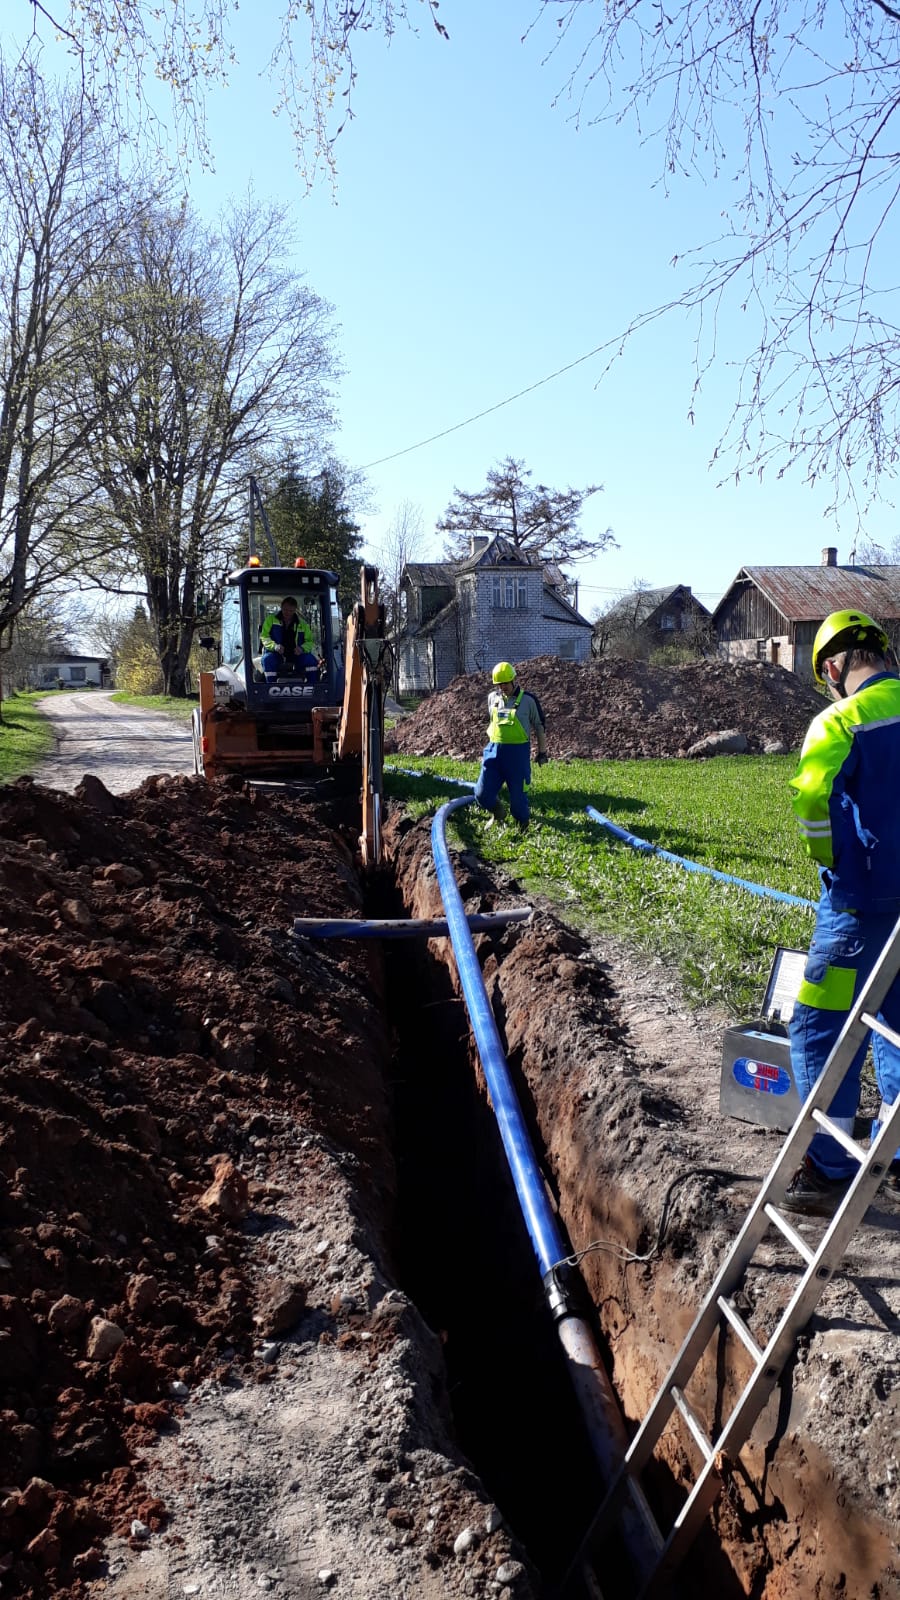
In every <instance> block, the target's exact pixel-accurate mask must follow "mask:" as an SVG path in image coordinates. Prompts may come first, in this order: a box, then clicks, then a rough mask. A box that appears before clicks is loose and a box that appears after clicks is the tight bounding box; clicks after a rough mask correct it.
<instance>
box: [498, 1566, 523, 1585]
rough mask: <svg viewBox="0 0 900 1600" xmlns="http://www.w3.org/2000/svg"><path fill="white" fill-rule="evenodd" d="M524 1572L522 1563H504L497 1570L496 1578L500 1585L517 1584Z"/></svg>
mask: <svg viewBox="0 0 900 1600" xmlns="http://www.w3.org/2000/svg"><path fill="white" fill-rule="evenodd" d="M524 1571H525V1568H524V1567H523V1565H522V1563H521V1561H504V1563H503V1565H502V1566H501V1567H498V1568H497V1571H496V1572H495V1573H494V1577H495V1578H496V1579H497V1582H498V1583H515V1581H516V1579H517V1578H521V1576H522V1574H523V1573H524Z"/></svg>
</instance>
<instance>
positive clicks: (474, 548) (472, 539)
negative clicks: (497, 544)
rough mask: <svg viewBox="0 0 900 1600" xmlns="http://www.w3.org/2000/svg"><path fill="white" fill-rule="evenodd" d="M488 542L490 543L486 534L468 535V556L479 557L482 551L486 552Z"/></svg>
mask: <svg viewBox="0 0 900 1600" xmlns="http://www.w3.org/2000/svg"><path fill="white" fill-rule="evenodd" d="M490 542H491V541H490V539H489V538H488V535H487V534H486V533H470V534H469V555H470V556H480V555H481V552H482V550H486V549H487V547H488V545H489V544H490Z"/></svg>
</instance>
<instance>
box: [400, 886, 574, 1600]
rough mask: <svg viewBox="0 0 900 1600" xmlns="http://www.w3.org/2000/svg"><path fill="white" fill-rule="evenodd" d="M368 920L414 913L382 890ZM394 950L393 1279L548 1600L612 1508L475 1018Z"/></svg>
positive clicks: (430, 965)
mask: <svg viewBox="0 0 900 1600" xmlns="http://www.w3.org/2000/svg"><path fill="white" fill-rule="evenodd" d="M370 910H371V911H372V914H377V915H380V916H402V915H403V914H404V907H403V905H402V903H401V902H400V901H399V898H398V896H397V895H396V894H392V893H391V892H390V891H388V890H386V889H384V888H382V890H381V893H380V895H379V903H378V907H377V910H376V908H375V907H371V908H370ZM384 951H385V963H386V976H387V1001H388V1008H389V1016H390V1019H391V1024H392V1028H393V1030H394V1040H395V1048H394V1053H393V1058H392V1063H391V1079H392V1081H391V1093H392V1099H393V1109H394V1123H395V1140H396V1149H395V1154H396V1159H397V1167H398V1200H397V1212H396V1224H395V1234H394V1239H393V1251H394V1260H395V1266H396V1271H397V1275H398V1280H399V1282H400V1285H401V1287H402V1288H403V1290H404V1292H405V1293H407V1294H408V1295H409V1296H410V1298H411V1299H412V1300H413V1301H414V1302H415V1304H416V1305H417V1307H418V1309H419V1311H420V1312H421V1314H422V1316H423V1317H424V1318H425V1320H426V1322H427V1323H428V1324H429V1326H430V1327H431V1328H432V1329H433V1330H434V1331H435V1332H436V1333H437V1334H438V1335H439V1337H440V1339H441V1342H442V1346H443V1353H444V1359H445V1364H446V1370H447V1381H448V1389H449V1400H450V1405H451V1410H452V1415H453V1422H454V1427H455V1430H456V1437H457V1441H458V1443H459V1446H460V1448H461V1450H462V1451H463V1453H464V1455H465V1456H466V1457H467V1458H468V1460H469V1462H470V1463H471V1465H472V1467H473V1469H474V1470H475V1471H476V1472H477V1474H478V1476H479V1478H480V1479H481V1481H482V1483H483V1484H484V1486H485V1489H486V1490H487V1493H488V1494H489V1495H490V1496H491V1498H492V1499H493V1500H494V1501H495V1502H496V1504H497V1506H498V1507H499V1509H500V1511H501V1512H502V1514H503V1516H504V1518H505V1519H506V1521H507V1523H508V1525H509V1527H510V1528H511V1529H512V1531H513V1532H514V1534H515V1535H516V1537H517V1538H518V1539H519V1541H520V1542H521V1544H522V1545H523V1546H524V1548H525V1549H526V1551H527V1553H528V1556H529V1558H530V1560H531V1561H532V1562H533V1564H534V1566H535V1567H536V1568H537V1570H538V1572H539V1573H540V1576H541V1580H542V1584H543V1586H544V1588H545V1592H546V1593H548V1594H552V1593H554V1592H557V1591H558V1589H559V1587H560V1585H561V1582H562V1579H563V1577H564V1574H565V1572H566V1570H567V1569H568V1567H569V1564H570V1561H571V1559H572V1556H573V1554H574V1552H575V1550H576V1549H577V1546H578V1543H579V1541H580V1539H581V1537H582V1535H583V1534H584V1532H585V1529H586V1528H587V1526H588V1524H589V1522H590V1519H591V1517H592V1515H593V1514H594V1512H595V1511H596V1509H597V1506H598V1505H599V1503H600V1499H601V1498H602V1490H601V1484H600V1479H599V1474H598V1470H597V1466H596V1462H595V1458H594V1455H593V1452H592V1450H591V1448H590V1444H589V1442H588V1439H587V1434H586V1431H585V1427H584V1423H583V1421H582V1417H581V1413H580V1410H579V1408H578V1405H577V1402H576V1400H575V1396H574V1391H573V1389H572V1384H571V1379H570V1377H569V1374H568V1371H567V1370H566V1364H565V1360H564V1357H563V1355H562V1351H561V1347H560V1344H559V1339H558V1336H557V1333H556V1331H555V1328H554V1325H553V1323H552V1320H551V1318H550V1315H549V1313H548V1311H547V1309H546V1304H545V1300H544V1294H543V1289H542V1285H541V1281H540V1274H539V1270H538V1266H537V1263H536V1261H535V1259H534V1255H533V1252H532V1249H531V1245H530V1242H529V1239H528V1235H527V1232H526V1229H525V1224H524V1221H523V1219H522V1216H521V1213H520V1211H519V1207H518V1203H517V1200H516V1196H515V1191H514V1188H513V1184H512V1180H511V1178H510V1176H509V1172H508V1168H507V1165H506V1160H505V1156H504V1153H503V1147H502V1144H501V1141H500V1136H499V1133H498V1130H497V1126H496V1122H495V1120H494V1116H493V1113H492V1111H491V1109H490V1106H489V1104H488V1101H487V1099H486V1097H485V1095H484V1094H483V1093H481V1092H479V1089H478V1085H477V1082H476V1078H475V1074H474V1072H473V1070H472V1066H471V1062H470V1058H469V1050H468V1045H469V1028H468V1019H467V1016H466V1010H465V1006H464V1004H463V1002H462V1000H461V999H459V998H458V997H457V996H456V995H455V994H454V993H453V989H452V985H451V982H450V976H449V973H448V971H447V968H446V967H445V966H444V965H443V964H442V963H441V962H439V961H436V960H435V959H434V958H433V957H430V956H429V955H428V953H427V947H426V946H425V945H424V943H422V942H420V941H417V940H412V939H410V940H398V941H393V942H390V943H386V944H385V946H384ZM566 1594H567V1600H568V1597H569V1595H571V1597H572V1600H576V1597H577V1596H578V1589H577V1588H567V1590H566Z"/></svg>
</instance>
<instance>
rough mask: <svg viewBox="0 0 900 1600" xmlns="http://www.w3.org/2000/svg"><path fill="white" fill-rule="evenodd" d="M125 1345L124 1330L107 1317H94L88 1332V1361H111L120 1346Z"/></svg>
mask: <svg viewBox="0 0 900 1600" xmlns="http://www.w3.org/2000/svg"><path fill="white" fill-rule="evenodd" d="M124 1343H125V1335H124V1333H123V1332H122V1329H121V1328H119V1327H117V1326H116V1324H115V1323H114V1322H107V1320H106V1318H105V1317H93V1318H92V1319H91V1326H90V1329H89V1331H88V1337H87V1345H86V1347H85V1355H86V1356H87V1358H88V1361H111V1360H112V1358H113V1356H114V1355H115V1353H116V1351H117V1350H118V1348H119V1345H120V1344H124Z"/></svg>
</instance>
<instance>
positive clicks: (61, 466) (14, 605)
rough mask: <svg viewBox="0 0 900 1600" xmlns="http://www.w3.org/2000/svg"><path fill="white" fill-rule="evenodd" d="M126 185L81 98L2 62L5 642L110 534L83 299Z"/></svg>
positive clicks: (114, 240)
mask: <svg viewBox="0 0 900 1600" xmlns="http://www.w3.org/2000/svg"><path fill="white" fill-rule="evenodd" d="M128 206H129V201H128V197H127V191H126V190H125V189H124V188H123V187H122V186H120V185H119V184H118V183H117V182H116V181H115V180H114V179H113V177H112V176H111V175H110V167H109V162H108V159H107V153H106V151H105V149H104V145H103V141H102V137H101V133H100V130H99V129H98V128H97V126H96V125H93V124H90V123H87V122H85V120H84V118H83V116H82V113H81V108H80V106H79V105H78V103H77V97H73V96H72V94H71V93H57V92H56V91H55V90H53V89H52V88H48V87H46V86H45V85H44V83H43V82H42V80H41V78H40V76H39V75H38V74H37V73H36V72H35V71H34V69H33V68H32V67H31V66H29V65H27V64H25V65H20V66H19V67H18V68H13V69H10V68H9V67H8V66H7V65H6V64H5V63H4V62H2V61H0V642H2V643H3V644H8V643H9V634H10V628H11V626H12V624H13V623H14V622H15V620H16V618H17V617H19V616H20V615H21V614H22V613H23V612H25V611H26V610H27V609H28V608H29V607H33V606H34V604H35V602H36V600H37V598H38V597H39V596H40V595H41V594H42V593H43V592H45V591H46V590H48V589H52V588H54V587H55V586H57V585H58V584H59V583H60V582H61V580H64V579H69V578H71V577H72V575H73V574H74V573H76V572H78V571H79V570H80V568H81V567H82V565H83V564H84V562H85V560H89V559H90V558H91V557H92V556H97V555H99V553H100V552H102V551H103V550H104V549H105V548H107V547H108V546H109V544H110V543H111V542H112V535H111V531H110V529H109V526H108V525H104V523H103V521H102V519H98V517H97V516H96V514H95V511H94V508H93V505H92V493H91V491H92V485H91V480H90V477H89V474H88V470H87V468H88V446H89V442H90V440H91V437H92V435H93V434H94V432H95V430H96V427H97V422H98V414H97V409H96V407H95V406H92V405H91V404H89V403H88V402H87V400H86V396H85V393H84V389H83V386H82V385H81V383H80V381H79V373H80V372H81V370H82V368H83V360H84V330H83V323H82V319H81V318H80V316H79V314H78V307H79V306H80V305H82V304H83V302H84V296H85V292H86V285H87V284H88V283H89V282H90V281H91V280H92V277H93V275H94V273H95V272H96V270H97V266H98V263H99V262H100V261H105V262H108V261H109V260H110V259H111V257H112V256H113V255H114V254H115V251H116V249H117V248H118V240H119V239H120V238H121V235H122V230H123V228H124V227H125V226H126V223H127V216H128Z"/></svg>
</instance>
